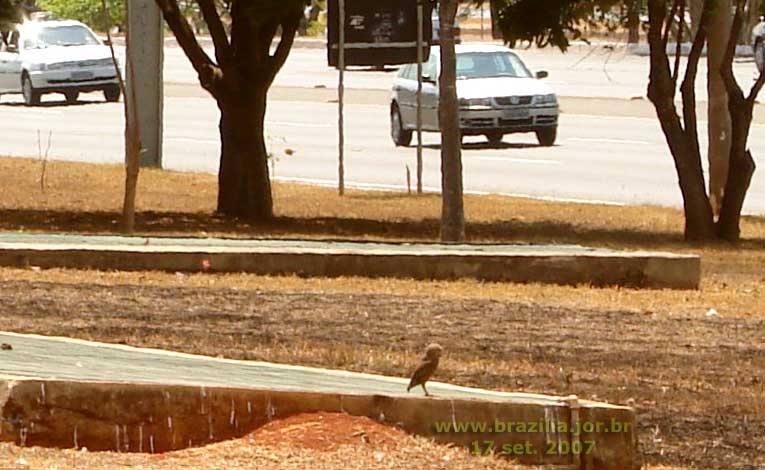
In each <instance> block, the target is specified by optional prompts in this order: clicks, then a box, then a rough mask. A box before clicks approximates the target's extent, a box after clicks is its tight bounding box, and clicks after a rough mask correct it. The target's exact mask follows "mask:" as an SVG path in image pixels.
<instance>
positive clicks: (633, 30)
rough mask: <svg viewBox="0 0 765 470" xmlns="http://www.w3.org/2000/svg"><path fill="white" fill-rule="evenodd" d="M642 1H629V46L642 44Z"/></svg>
mask: <svg viewBox="0 0 765 470" xmlns="http://www.w3.org/2000/svg"><path fill="white" fill-rule="evenodd" d="M641 3H642V1H641V0H628V1H627V29H628V31H629V38H628V39H627V42H628V43H629V44H637V43H639V42H640V4H641Z"/></svg>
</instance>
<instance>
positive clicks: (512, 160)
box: [466, 157, 561, 165]
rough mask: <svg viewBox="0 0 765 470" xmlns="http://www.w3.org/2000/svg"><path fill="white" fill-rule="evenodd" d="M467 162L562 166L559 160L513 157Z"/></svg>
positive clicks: (475, 158)
mask: <svg viewBox="0 0 765 470" xmlns="http://www.w3.org/2000/svg"><path fill="white" fill-rule="evenodd" d="M466 160H486V161H497V162H507V163H521V164H530V165H560V164H561V162H560V161H559V160H532V159H530V158H512V157H473V158H467V159H466Z"/></svg>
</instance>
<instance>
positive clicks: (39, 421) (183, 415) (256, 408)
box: [0, 332, 638, 470]
mask: <svg viewBox="0 0 765 470" xmlns="http://www.w3.org/2000/svg"><path fill="white" fill-rule="evenodd" d="M0 343H5V344H8V345H10V346H11V348H12V349H4V350H0V441H13V442H16V443H17V444H19V445H39V446H55V447H75V448H77V447H87V448H88V449H90V450H112V451H122V452H131V451H132V452H136V451H139V452H141V451H142V452H162V451H167V450H174V449H181V448H185V447H189V446H194V445H202V444H206V443H209V442H215V441H219V440H222V439H228V438H233V437H239V436H243V435H245V434H247V433H249V432H251V431H252V430H254V429H256V428H257V427H259V426H261V425H263V424H265V423H267V422H269V421H271V420H273V419H279V418H281V417H286V416H289V415H291V414H295V413H302V412H317V411H329V412H342V413H349V414H352V415H357V416H368V417H370V418H373V419H377V420H380V421H382V422H385V423H388V424H391V425H396V426H399V427H401V428H403V429H404V430H406V431H407V432H410V433H414V434H418V435H423V436H428V437H432V438H434V439H435V440H436V441H439V442H444V443H447V442H451V443H456V444H459V445H464V446H471V445H473V443H474V442H475V441H479V442H481V443H482V444H481V445H483V443H484V441H492V442H494V445H495V446H496V451H497V452H498V453H499V452H502V451H503V450H511V455H510V456H511V457H512V458H514V459H518V460H519V461H520V462H523V463H529V464H550V465H562V466H572V467H571V468H577V469H579V468H582V469H608V470H616V469H619V470H624V469H632V468H637V466H638V457H637V450H636V432H635V413H634V410H632V409H631V408H627V407H622V406H615V405H610V404H606V403H598V402H593V401H587V400H579V399H577V398H576V397H552V396H544V395H535V394H526V393H504V392H496V391H490V390H481V389H475V388H467V387H459V386H455V385H450V384H445V383H437V382H433V383H430V384H429V387H428V388H429V390H430V392H431V394H432V395H434V397H431V398H427V397H424V396H423V395H422V392H421V391H413V392H412V393H411V394H407V393H406V385H407V382H408V380H407V379H406V378H399V377H384V376H378V375H370V374H361V373H351V372H346V371H338V370H326V369H315V368H307V367H297V366H290V365H281V364H271V363H264V362H249V361H235V360H227V359H219V358H211V357H204V356H195V355H189V354H182V353H175V352H169V351H161V350H153V349H138V348H132V347H128V346H122V345H112V344H103V343H93V342H87V341H82V340H74V339H68V338H53V337H43V336H36V335H20V334H14V333H5V332H0ZM455 426H467V427H466V428H465V429H456V428H455ZM482 426H483V427H482Z"/></svg>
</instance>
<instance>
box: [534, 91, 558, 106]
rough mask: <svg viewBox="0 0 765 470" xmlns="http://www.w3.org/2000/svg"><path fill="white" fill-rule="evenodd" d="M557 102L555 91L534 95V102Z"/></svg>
mask: <svg viewBox="0 0 765 470" xmlns="http://www.w3.org/2000/svg"><path fill="white" fill-rule="evenodd" d="M557 102H558V98H557V97H556V96H555V93H551V94H549V95H536V96H534V104H556V103H557Z"/></svg>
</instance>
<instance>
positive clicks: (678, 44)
mask: <svg viewBox="0 0 765 470" xmlns="http://www.w3.org/2000/svg"><path fill="white" fill-rule="evenodd" d="M678 8H679V10H680V12H681V14H683V15H685V0H680V4H679V7H678ZM684 26H685V20H684V19H683V21H682V23H680V24H679V25H678V28H677V36H676V39H675V68H674V70H673V71H672V81H673V82H674V83H675V86H677V79H678V77H679V76H680V56H681V55H682V52H683V29H684Z"/></svg>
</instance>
